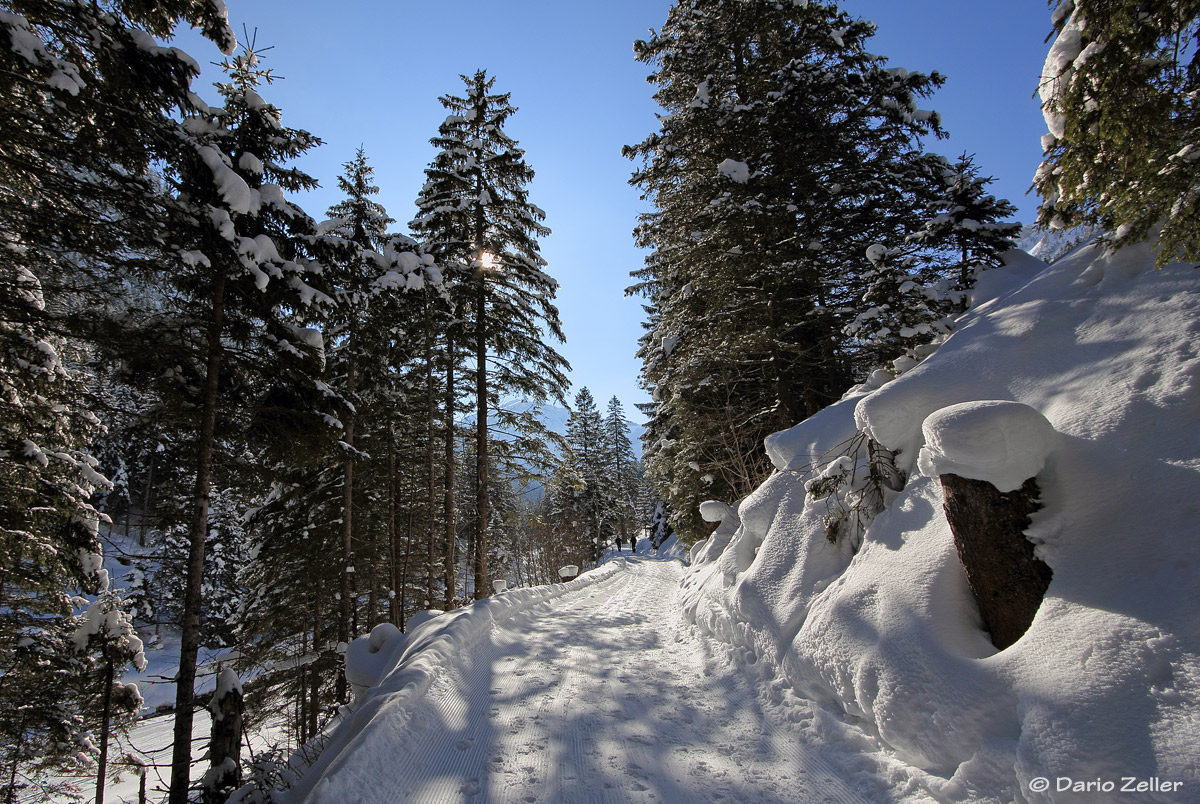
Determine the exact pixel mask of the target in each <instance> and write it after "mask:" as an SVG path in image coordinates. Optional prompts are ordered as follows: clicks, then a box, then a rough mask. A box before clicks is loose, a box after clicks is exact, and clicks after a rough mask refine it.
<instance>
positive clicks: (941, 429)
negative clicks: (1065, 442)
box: [918, 401, 1058, 492]
mask: <svg viewBox="0 0 1200 804" xmlns="http://www.w3.org/2000/svg"><path fill="white" fill-rule="evenodd" d="M921 431H922V433H923V434H924V436H925V446H924V447H922V448H921V455H920V458H919V459H918V463H919V465H920V468H921V473H922V474H924V475H927V476H929V477H936V476H938V475H946V474H954V475H959V476H961V477H966V478H970V479H971V480H986V481H988V482H989V483H991V484H992V485H993V486H995V487H996V488H997V489H999V490H1000V491H1003V492H1009V491H1016V490H1017V489H1019V488H1021V485H1022V484H1023V483H1024V482H1025V481H1026V480H1028V479H1029V478H1031V477H1034V476H1035V475H1037V474H1038V473H1039V472H1041V471H1042V469H1043V468H1045V466H1046V459H1047V458H1049V457H1050V454H1051V453H1052V452H1053V451H1054V446H1055V444H1056V443H1057V441H1058V438H1057V435H1058V434H1057V433H1055V432H1054V426H1053V425H1052V424H1050V422H1048V421H1046V417H1045V416H1043V415H1042V414H1040V413H1038V412H1037V411H1036V410H1034V409H1033V408H1031V407H1029V406H1028V405H1023V404H1021V403H1020V402H1003V401H991V402H963V403H961V404H958V405H950V406H949V407H945V408H942V409H941V410H939V411H937V412H936V413H934V414H933V415H931V416H929V417H928V418H927V419H925V422H924V424H922V425H921Z"/></svg>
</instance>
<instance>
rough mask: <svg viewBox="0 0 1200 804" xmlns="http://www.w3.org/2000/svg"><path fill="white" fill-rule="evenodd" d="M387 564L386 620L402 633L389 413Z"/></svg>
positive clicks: (393, 428) (393, 436) (393, 443)
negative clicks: (388, 574)
mask: <svg viewBox="0 0 1200 804" xmlns="http://www.w3.org/2000/svg"><path fill="white" fill-rule="evenodd" d="M388 563H389V566H390V567H391V581H390V582H389V586H390V587H391V590H392V594H391V597H389V598H388V615H389V616H388V619H389V620H391V622H392V625H394V626H396V627H397V628H399V629H400V630H401V631H403V630H404V622H403V617H404V613H403V612H404V609H403V608H401V609H400V611H399V612H397V610H396V606H398V605H400V598H399V594H400V592H399V589H400V583H401V581H400V534H399V533H398V532H397V531H396V424H395V421H394V420H393V418H392V414H391V413H388Z"/></svg>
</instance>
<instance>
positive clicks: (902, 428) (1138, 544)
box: [683, 245, 1200, 803]
mask: <svg viewBox="0 0 1200 804" xmlns="http://www.w3.org/2000/svg"><path fill="white" fill-rule="evenodd" d="M1152 264H1153V256H1152V254H1151V253H1150V251H1149V249H1148V248H1147V247H1144V246H1142V247H1132V248H1129V249H1126V250H1124V251H1122V252H1120V253H1118V254H1115V255H1105V254H1104V253H1103V252H1102V250H1101V248H1100V247H1099V246H1095V245H1089V246H1084V247H1081V248H1080V249H1078V250H1077V251H1075V252H1073V253H1072V254H1070V255H1068V256H1067V257H1065V258H1063V259H1061V260H1060V261H1058V262H1057V263H1055V264H1054V265H1053V266H1052V267H1049V268H1045V267H1044V264H1042V263H1040V262H1038V261H1035V260H1033V259H1032V258H1030V257H1029V256H1028V255H1025V254H1023V253H1018V252H1014V253H1013V254H1012V255H1010V257H1009V259H1008V267H1006V268H1005V269H999V270H997V271H994V272H991V273H990V274H989V275H987V276H985V278H984V280H983V281H982V283H981V286H980V288H979V289H978V292H977V294H976V295H977V298H976V307H975V308H974V309H973V310H972V311H971V312H969V313H968V314H967V315H966V316H965V317H964V319H963V320H962V321H960V323H959V327H958V329H957V332H956V334H954V335H953V336H952V337H951V338H950V339H949V340H948V341H947V342H946V343H945V344H944V345H943V346H942V347H941V349H940V350H939V351H937V352H936V353H935V354H934V355H933V356H932V357H929V358H928V359H926V360H925V361H924V362H923V363H922V364H920V365H918V366H917V367H915V368H913V369H911V370H910V371H908V373H906V374H904V375H903V376H901V377H900V378H899V379H896V380H894V381H891V382H888V383H887V384H885V385H883V386H882V387H881V388H879V389H878V390H874V391H870V390H869V389H866V388H864V389H859V391H858V393H855V394H852V395H851V396H849V397H848V398H847V399H845V400H843V401H842V402H840V403H839V404H837V405H834V406H832V407H830V408H828V409H826V410H825V411H823V412H821V413H819V414H818V415H817V416H815V417H813V418H812V419H810V420H808V421H805V422H804V423H802V424H800V425H798V426H797V427H795V428H793V429H791V430H788V431H785V432H783V433H780V434H777V435H776V436H774V437H772V438H771V439H768V450H769V453H770V456H771V459H772V461H773V462H774V464H775V466H776V467H777V469H778V471H777V472H776V473H775V474H774V475H773V476H772V477H771V478H770V479H769V480H768V481H767V482H766V483H764V484H763V485H762V486H761V487H760V488H759V489H758V490H757V491H755V492H754V493H753V494H752V495H750V496H749V497H748V498H747V499H745V500H744V501H742V502H741V504H740V506H738V508H737V510H736V512H735V513H734V514H733V515H732V516H730V517H728V518H727V519H726V521H725V522H724V523H723V525H722V527H721V529H720V530H718V531H717V533H716V534H714V536H713V537H712V539H710V541H709V543H708V544H706V545H704V546H702V547H700V548H699V549H697V550H695V551H694V552H693V556H694V558H695V559H696V563H697V566H695V567H693V569H692V570H691V571H690V572H689V573H688V575H687V576H686V577H685V579H684V581H683V586H684V593H683V594H684V605H685V610H686V612H687V617H688V618H689V619H690V620H691V621H692V622H694V623H695V624H696V625H698V626H699V627H700V628H701V630H702V631H703V632H705V633H709V634H713V635H716V636H717V637H719V638H720V639H722V640H724V641H726V642H728V643H731V644H733V645H735V646H737V647H738V648H739V649H741V650H743V651H744V652H745V655H746V657H747V661H749V662H757V663H759V664H760V665H765V666H767V667H769V668H770V670H769V671H763V672H768V674H777V675H778V676H781V677H782V678H784V679H786V682H787V685H788V686H789V687H791V688H792V689H794V690H796V691H797V692H799V693H801V694H802V695H804V696H805V697H808V698H810V699H813V700H815V701H818V702H820V703H821V704H822V705H823V706H824V707H825V708H827V709H828V710H830V711H832V712H834V713H837V714H839V715H840V716H841V720H842V721H843V722H844V723H845V724H851V725H852V726H853V728H851V729H849V730H848V731H847V730H846V729H845V728H842V727H839V729H836V730H829V731H828V733H827V734H826V735H825V737H824V738H825V739H829V740H838V741H842V742H844V744H845V747H846V750H847V752H859V751H861V754H860V756H859V757H858V759H857V760H856V761H857V764H858V767H859V768H860V769H861V771H863V772H865V773H869V774H872V775H876V774H878V775H886V776H888V777H890V778H892V779H893V780H894V782H895V784H896V788H897V790H898V791H900V790H909V791H917V790H919V791H924V792H925V793H927V794H928V795H931V796H933V797H934V798H935V799H937V800H939V801H970V802H997V803H998V802H1011V801H1030V802H1045V801H1054V802H1072V801H1081V802H1082V801H1100V800H1105V801H1109V800H1116V799H1115V798H1112V797H1111V795H1116V794H1117V793H1116V791H1119V790H1120V789H1121V787H1122V785H1124V784H1132V785H1134V786H1135V787H1134V788H1130V789H1131V790H1133V789H1135V788H1136V785H1137V784H1141V783H1145V786H1143V787H1142V788H1140V791H1141V792H1139V793H1138V796H1137V800H1138V801H1156V802H1159V801H1161V802H1168V801H1169V802H1180V801H1195V800H1200V798H1198V797H1200V769H1198V765H1197V761H1196V757H1197V756H1200V697H1198V696H1200V616H1198V614H1200V596H1198V594H1197V593H1198V592H1200V543H1198V542H1197V540H1196V538H1195V537H1196V511H1197V509H1196V498H1197V492H1200V427H1197V423H1198V421H1200V418H1198V416H1200V348H1198V347H1197V334H1198V333H1200V272H1197V271H1196V270H1194V269H1192V268H1191V267H1189V266H1182V265H1172V266H1168V267H1167V268H1166V269H1164V270H1162V271H1154V270H1152V269H1151V267H1152ZM982 400H1006V401H1016V402H1021V403H1024V404H1026V405H1028V406H1030V407H1032V408H1033V409H1035V410H1036V411H1039V412H1040V413H1041V414H1042V415H1044V416H1045V418H1046V419H1048V420H1049V422H1050V423H1051V424H1052V425H1053V427H1054V430H1056V431H1057V436H1056V437H1052V438H1044V439H1042V444H1041V446H1042V447H1044V449H1045V450H1046V451H1047V452H1048V453H1049V457H1048V460H1047V461H1046V465H1045V468H1044V469H1042V470H1041V471H1040V472H1039V473H1038V474H1037V481H1038V483H1039V484H1040V485H1041V488H1042V499H1041V501H1042V503H1043V504H1044V508H1043V509H1042V510H1041V511H1039V512H1038V513H1035V514H1034V515H1033V525H1032V527H1031V528H1030V529H1029V530H1028V531H1027V535H1028V537H1029V538H1030V539H1031V540H1032V541H1033V542H1034V543H1035V544H1036V545H1037V554H1038V555H1039V556H1040V557H1041V558H1042V559H1044V560H1045V562H1046V563H1047V564H1049V566H1050V567H1051V568H1052V570H1053V580H1052V581H1051V583H1050V587H1049V590H1048V592H1047V594H1046V596H1045V600H1044V602H1043V604H1042V606H1041V608H1040V610H1039V611H1038V613H1037V616H1036V618H1035V619H1034V621H1033V624H1032V626H1031V627H1030V629H1029V631H1028V632H1027V633H1026V634H1025V636H1024V637H1023V638H1022V639H1020V640H1019V641H1018V642H1017V643H1016V644H1014V645H1013V646H1011V647H1010V648H1008V649H1006V650H1003V651H997V650H996V649H995V648H994V647H993V645H992V643H991V642H990V641H989V639H988V637H987V635H986V633H985V632H984V631H983V630H982V628H981V623H980V615H979V613H978V609H977V607H976V604H975V602H974V599H973V597H972V595H971V592H970V590H969V589H968V587H967V583H966V580H965V577H964V574H963V570H962V567H961V564H960V562H959V559H958V556H957V554H956V551H955V546H954V543H953V540H952V536H951V533H950V530H949V527H948V525H947V522H946V516H945V514H944V512H943V508H942V491H941V486H940V483H939V481H938V480H937V478H935V477H930V476H928V475H927V473H926V470H927V469H930V467H931V462H930V461H929V460H928V459H925V460H921V461H918V460H917V458H918V456H919V455H920V454H921V448H922V444H923V439H924V436H923V432H922V425H923V424H925V423H927V419H928V417H930V415H931V414H933V413H935V412H936V411H939V410H941V409H943V408H946V407H947V406H950V405H954V404H956V403H962V402H972V401H982ZM926 426H927V427H928V424H927V425H926ZM863 429H865V430H866V432H867V434H869V435H870V436H871V437H872V438H873V439H874V440H875V441H876V442H878V443H881V444H882V445H883V446H885V447H888V448H890V449H892V450H895V451H897V456H896V464H897V468H899V469H901V470H902V471H903V472H905V473H906V474H907V484H906V485H905V486H904V487H903V490H902V491H901V492H899V493H896V492H889V493H888V494H887V499H885V502H886V504H887V505H886V509H885V510H884V511H883V512H882V513H881V514H879V516H878V517H877V518H876V519H875V520H874V521H873V523H872V524H871V525H870V527H869V529H868V530H867V531H866V533H865V536H864V538H863V541H862V546H861V549H859V550H858V552H857V553H856V554H854V553H852V551H851V549H850V548H849V546H848V540H847V539H842V540H841V541H840V543H839V544H837V545H835V544H832V543H831V542H830V541H829V540H828V539H827V538H826V526H825V522H824V521H823V516H824V515H825V514H827V513H828V507H827V504H826V501H825V500H816V499H812V495H806V493H805V482H804V481H805V480H806V479H810V478H811V477H813V476H814V474H815V475H816V476H817V477H820V471H821V470H822V468H823V467H824V469H825V470H826V471H825V473H826V474H829V472H828V467H829V466H830V464H831V461H832V459H833V458H834V457H835V456H836V455H837V453H838V452H839V449H838V447H839V445H840V444H841V443H843V442H844V441H845V439H847V438H849V437H851V436H853V435H854V434H855V432H856V431H858V430H863ZM981 437H982V436H981ZM1010 446H1011V445H1010ZM1002 449H1004V445H1003V444H997V445H993V446H992V447H991V448H990V452H989V454H991V453H994V451H996V450H1002ZM984 452H988V451H981V455H982V454H983V453H984ZM925 454H926V455H928V454H929V453H928V452H926V453H925ZM814 465H815V469H816V472H810V471H807V470H809V467H811V466H814ZM984 479H990V478H988V477H986V473H985V475H984ZM739 517H740V522H739V521H738V518H739ZM859 730H861V731H863V732H865V733H867V734H868V735H870V736H871V737H872V741H871V742H870V743H869V745H871V746H872V747H871V748H866V749H865V750H863V749H864V748H865V746H866V745H867V744H866V743H863V742H861V741H860V740H858V739H857V738H854V737H852V736H849V737H848V736H847V734H851V735H852V734H856V733H858V732H859ZM1130 778H1132V779H1133V780H1134V781H1133V782H1126V781H1122V780H1123V779H1124V780H1128V779H1130ZM1155 779H1157V780H1158V781H1157V782H1155V781H1154V780H1155ZM1089 782H1090V783H1092V784H1093V785H1094V787H1092V788H1086V785H1087V783H1089ZM1109 784H1111V785H1113V786H1112V787H1109V786H1107V785H1109ZM1156 785H1157V786H1156ZM1186 790H1190V791H1191V793H1190V795H1185V794H1184V793H1183V792H1181V791H1186ZM1110 794H1111V795H1110ZM1106 795H1110V797H1105V796H1106Z"/></svg>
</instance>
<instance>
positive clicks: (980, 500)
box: [941, 474, 1053, 650]
mask: <svg viewBox="0 0 1200 804" xmlns="http://www.w3.org/2000/svg"><path fill="white" fill-rule="evenodd" d="M941 480H942V493H943V497H944V499H945V503H944V508H945V510H946V519H947V521H949V523H950V530H951V532H953V534H954V546H955V547H956V548H957V550H958V557H959V560H960V561H961V562H962V565H963V569H964V570H965V571H966V574H967V584H968V585H969V586H970V587H971V592H972V593H973V594H974V595H975V600H976V602H977V603H978V604H979V613H980V614H981V615H982V616H983V624H984V627H985V628H987V630H988V632H989V633H990V634H991V638H992V644H994V645H995V646H996V647H997V648H999V649H1000V650H1004V649H1005V648H1007V647H1008V646H1010V645H1012V644H1013V643H1014V642H1016V641H1017V640H1018V639H1020V638H1021V636H1022V635H1023V634H1024V633H1025V632H1026V631H1028V630H1029V626H1030V624H1031V623H1032V622H1033V617H1034V615H1035V614H1037V610H1038V607H1039V606H1041V605H1042V599H1043V598H1044V597H1045V595H1046V589H1047V588H1048V587H1049V586H1050V578H1051V576H1052V575H1053V572H1051V570H1050V567H1048V566H1047V565H1046V564H1045V563H1044V562H1043V561H1042V560H1041V559H1040V558H1038V557H1037V556H1035V555H1034V553H1033V543H1032V542H1031V541H1029V539H1027V538H1025V530H1026V529H1027V528H1028V527H1029V525H1030V524H1031V520H1030V518H1029V515H1030V514H1032V513H1033V512H1034V511H1037V510H1038V509H1040V508H1041V507H1042V506H1041V503H1039V502H1038V485H1037V481H1036V480H1034V479H1033V478H1030V479H1029V480H1026V481H1025V485H1023V486H1021V488H1019V489H1017V490H1016V491H1013V492H1009V493H1007V494H1006V493H1004V492H1001V491H999V490H998V489H997V488H996V487H995V486H993V485H992V484H991V483H988V482H987V481H986V480H970V479H968V478H965V477H960V476H959V475H954V474H945V475H942V476H941Z"/></svg>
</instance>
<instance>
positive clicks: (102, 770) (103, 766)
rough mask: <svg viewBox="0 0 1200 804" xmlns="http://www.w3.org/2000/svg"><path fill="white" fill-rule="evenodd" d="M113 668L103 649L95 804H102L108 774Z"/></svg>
mask: <svg viewBox="0 0 1200 804" xmlns="http://www.w3.org/2000/svg"><path fill="white" fill-rule="evenodd" d="M114 675H115V668H114V667H113V662H112V659H111V658H110V657H109V655H108V648H107V647H105V648H104V708H103V711H102V714H101V715H100V718H101V719H100V757H99V759H98V760H97V761H96V766H97V767H96V804H104V777H105V776H106V775H107V774H108V724H109V721H111V720H112V688H113V677H114Z"/></svg>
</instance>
